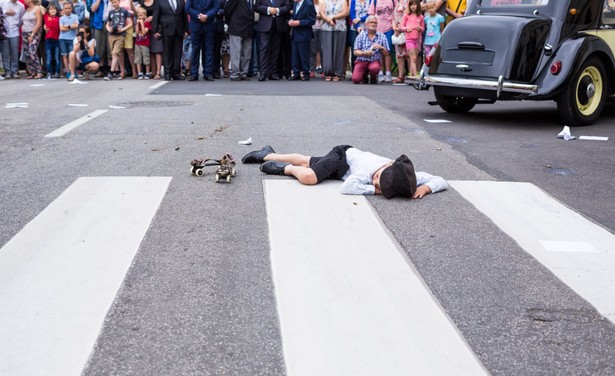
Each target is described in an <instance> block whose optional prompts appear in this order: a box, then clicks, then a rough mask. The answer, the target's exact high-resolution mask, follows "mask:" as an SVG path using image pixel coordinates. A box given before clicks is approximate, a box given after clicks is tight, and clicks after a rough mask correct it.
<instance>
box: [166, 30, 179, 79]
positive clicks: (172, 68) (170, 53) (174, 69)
mask: <svg viewBox="0 0 615 376" xmlns="http://www.w3.org/2000/svg"><path fill="white" fill-rule="evenodd" d="M183 42H184V38H183V36H181V35H171V36H166V35H163V36H162V64H163V65H164V76H165V78H166V77H174V76H179V74H180V72H181V58H182V46H183Z"/></svg>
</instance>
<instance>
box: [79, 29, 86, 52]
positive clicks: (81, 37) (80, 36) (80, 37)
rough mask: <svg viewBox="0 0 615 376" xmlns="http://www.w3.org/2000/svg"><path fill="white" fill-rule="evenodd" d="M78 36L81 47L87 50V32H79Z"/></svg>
mask: <svg viewBox="0 0 615 376" xmlns="http://www.w3.org/2000/svg"><path fill="white" fill-rule="evenodd" d="M77 37H78V39H79V48H80V49H82V50H87V48H86V46H85V33H79V34H77Z"/></svg>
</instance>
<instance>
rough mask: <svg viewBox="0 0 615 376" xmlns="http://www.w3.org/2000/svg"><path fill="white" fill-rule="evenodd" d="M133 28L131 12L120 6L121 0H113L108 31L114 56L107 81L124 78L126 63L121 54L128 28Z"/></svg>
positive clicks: (110, 47)
mask: <svg viewBox="0 0 615 376" xmlns="http://www.w3.org/2000/svg"><path fill="white" fill-rule="evenodd" d="M131 28H132V17H130V13H128V11H127V10H126V9H124V8H121V7H120V0H111V10H110V11H109V18H108V21H107V31H108V32H109V49H111V56H112V58H111V71H110V72H109V74H108V75H107V77H105V80H106V81H109V80H112V79H113V78H114V77H116V78H117V79H118V80H121V79H123V78H124V64H123V62H122V59H120V56H121V55H122V53H123V52H124V35H125V34H126V30H128V29H131ZM114 74H115V76H114Z"/></svg>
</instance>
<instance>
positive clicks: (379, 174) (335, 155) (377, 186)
mask: <svg viewBox="0 0 615 376" xmlns="http://www.w3.org/2000/svg"><path fill="white" fill-rule="evenodd" d="M241 161H242V162H243V163H262V164H261V166H260V170H261V171H262V172H264V173H266V174H272V175H289V176H294V177H295V178H297V180H299V182H300V183H301V184H305V185H314V184H318V183H320V182H322V181H323V180H325V179H338V180H343V181H344V182H343V183H342V185H341V187H340V192H341V193H342V194H351V195H374V194H376V195H378V194H382V195H383V196H384V197H386V198H393V197H405V198H423V197H424V196H425V195H427V194H429V193H435V192H439V191H442V190H444V189H447V188H448V183H447V182H446V180H444V179H443V178H441V177H440V176H433V175H430V174H428V173H426V172H421V171H419V172H415V171H414V165H413V164H412V162H411V161H410V159H409V158H408V157H407V156H406V155H404V154H402V155H400V156H399V157H397V158H396V159H395V160H391V159H388V158H385V157H381V156H379V155H376V154H372V153H370V152H365V151H361V150H359V149H357V148H354V147H352V146H350V145H339V146H336V147H334V148H333V149H332V150H331V151H330V152H329V153H328V154H327V155H325V156H323V157H310V156H307V155H302V154H279V153H276V152H275V151H274V150H273V148H272V147H271V146H265V147H264V148H262V149H261V150H256V151H253V152H250V153H248V154H246V155H245V156H244V157H243V158H242V159H241Z"/></svg>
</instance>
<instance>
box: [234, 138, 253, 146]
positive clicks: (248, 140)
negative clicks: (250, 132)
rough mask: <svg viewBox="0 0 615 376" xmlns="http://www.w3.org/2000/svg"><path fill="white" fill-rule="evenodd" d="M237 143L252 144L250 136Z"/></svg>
mask: <svg viewBox="0 0 615 376" xmlns="http://www.w3.org/2000/svg"><path fill="white" fill-rule="evenodd" d="M237 143H238V144H239V145H252V137H248V139H247V140H243V141H239V142H237Z"/></svg>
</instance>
